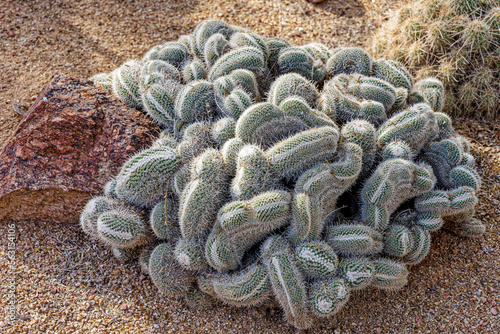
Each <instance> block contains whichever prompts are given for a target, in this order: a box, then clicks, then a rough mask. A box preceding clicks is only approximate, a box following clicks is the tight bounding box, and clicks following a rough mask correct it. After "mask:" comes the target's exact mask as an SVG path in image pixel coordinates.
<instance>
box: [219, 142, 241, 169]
mask: <svg viewBox="0 0 500 334" xmlns="http://www.w3.org/2000/svg"><path fill="white" fill-rule="evenodd" d="M243 146H245V143H243V141H242V140H241V139H239V138H232V139H229V140H228V141H226V142H225V143H224V146H222V149H221V153H222V159H223V160H224V165H225V166H226V172H227V174H228V175H229V176H230V177H233V176H234V175H236V170H237V163H238V154H239V152H240V150H241V149H242V148H243Z"/></svg>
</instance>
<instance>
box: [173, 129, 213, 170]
mask: <svg viewBox="0 0 500 334" xmlns="http://www.w3.org/2000/svg"><path fill="white" fill-rule="evenodd" d="M214 144H215V143H214V142H213V139H212V132H211V125H210V123H209V122H197V123H193V124H191V125H189V126H188V127H187V128H186V129H185V130H184V135H183V137H182V142H181V143H180V144H179V146H177V148H176V152H177V154H178V155H179V157H180V158H181V161H182V163H183V165H185V166H190V164H191V161H192V160H193V159H194V158H195V157H197V156H198V155H200V154H201V153H203V152H204V151H205V150H206V149H208V148H211V147H213V146H214Z"/></svg>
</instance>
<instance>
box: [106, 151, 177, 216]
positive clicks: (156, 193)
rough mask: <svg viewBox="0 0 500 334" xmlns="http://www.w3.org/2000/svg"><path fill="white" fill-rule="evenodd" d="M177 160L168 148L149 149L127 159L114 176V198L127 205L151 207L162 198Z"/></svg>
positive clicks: (175, 167)
mask: <svg viewBox="0 0 500 334" xmlns="http://www.w3.org/2000/svg"><path fill="white" fill-rule="evenodd" d="M180 165H181V161H180V159H179V157H178V156H177V154H176V153H175V152H174V151H173V150H172V149H171V148H169V147H158V148H151V149H147V150H145V151H142V152H139V153H138V154H136V155H134V156H133V157H132V158H130V159H129V160H128V161H127V162H126V163H125V164H124V165H123V166H122V168H121V170H120V172H119V173H118V176H117V177H116V195H117V197H118V199H120V200H123V201H125V202H127V203H130V204H133V205H136V206H141V207H152V206H153V205H154V204H156V203H158V201H159V200H160V199H161V198H163V196H164V194H165V192H166V191H167V189H168V187H169V184H170V180H171V178H172V176H173V175H174V173H175V172H176V171H177V170H178V169H179V167H180Z"/></svg>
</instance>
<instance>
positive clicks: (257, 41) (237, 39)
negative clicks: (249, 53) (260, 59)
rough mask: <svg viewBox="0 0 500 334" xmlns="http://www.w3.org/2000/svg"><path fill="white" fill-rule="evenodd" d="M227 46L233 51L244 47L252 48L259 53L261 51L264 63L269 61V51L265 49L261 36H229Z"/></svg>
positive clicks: (238, 33)
mask: <svg viewBox="0 0 500 334" xmlns="http://www.w3.org/2000/svg"><path fill="white" fill-rule="evenodd" d="M229 45H230V46H231V48H233V49H238V48H242V47H245V46H253V47H254V48H257V49H259V50H260V51H262V54H263V55H264V60H265V61H266V62H267V60H268V59H269V49H268V47H267V44H266V42H265V41H264V39H263V38H262V37H261V36H259V35H257V34H255V33H251V32H237V33H235V34H233V35H232V36H231V39H230V40H229Z"/></svg>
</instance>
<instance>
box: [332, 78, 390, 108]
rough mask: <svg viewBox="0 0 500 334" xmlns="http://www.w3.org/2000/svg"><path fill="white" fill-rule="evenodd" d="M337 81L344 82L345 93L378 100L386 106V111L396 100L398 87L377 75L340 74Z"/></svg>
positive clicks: (362, 98)
mask: <svg viewBox="0 0 500 334" xmlns="http://www.w3.org/2000/svg"><path fill="white" fill-rule="evenodd" d="M335 78H336V79H335V81H336V82H338V83H340V84H342V86H341V87H342V88H343V91H344V92H345V93H348V94H351V95H353V96H356V97H357V98H358V99H361V100H363V101H376V102H379V103H381V104H382V105H383V106H384V111H385V110H388V109H390V108H391V107H392V105H393V104H394V102H395V101H396V89H395V87H394V86H393V85H391V84H390V83H388V82H386V81H384V80H382V79H378V78H375V77H370V76H364V75H361V74H350V75H347V74H339V75H338V76H336V77H335Z"/></svg>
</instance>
